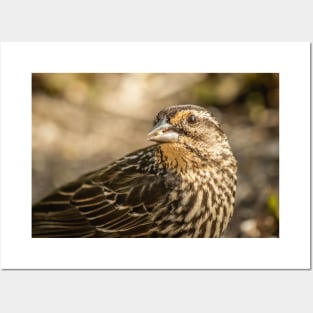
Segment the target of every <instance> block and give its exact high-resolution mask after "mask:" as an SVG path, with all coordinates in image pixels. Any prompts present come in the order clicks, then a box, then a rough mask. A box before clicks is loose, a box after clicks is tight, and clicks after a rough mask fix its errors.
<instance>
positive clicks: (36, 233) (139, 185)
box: [32, 105, 237, 237]
mask: <svg viewBox="0 0 313 313" xmlns="http://www.w3.org/2000/svg"><path fill="white" fill-rule="evenodd" d="M148 139H149V140H152V141H155V142H157V144H155V145H152V146H150V147H147V148H144V149H141V150H138V151H135V152H133V153H131V154H129V155H127V156H125V157H123V158H121V159H119V160H117V161H115V162H113V163H111V164H109V165H107V166H106V167H104V168H103V169H100V170H97V171H94V172H92V173H89V174H87V175H84V176H82V177H80V178H79V179H78V180H76V181H74V182H72V183H69V184H67V185H65V186H63V187H61V188H60V189H58V190H57V191H56V192H54V193H52V194H51V195H49V196H47V197H46V198H44V199H43V200H42V201H40V202H39V203H37V204H36V205H34V206H33V215H32V231H33V237H220V236H221V235H222V233H223V231H224V230H225V229H226V227H227V225H228V222H229V220H230V218H231V216H232V214H233V206H234V201H235V190H236V171H237V165H236V163H237V162H236V160H235V158H234V156H233V153H232V151H231V148H230V146H229V144H228V140H227V138H226V135H225V134H224V132H223V131H222V130H221V128H220V125H219V123H218V122H217V121H216V119H215V118H214V117H213V116H212V114H211V113H209V112H208V111H207V110H206V109H204V108H202V107H198V106H194V105H179V106H172V107H169V108H166V109H164V110H162V111H161V112H160V113H159V114H158V115H157V117H156V119H155V122H154V128H153V130H152V131H151V132H150V133H149V134H148Z"/></svg>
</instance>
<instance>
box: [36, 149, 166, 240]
mask: <svg viewBox="0 0 313 313" xmlns="http://www.w3.org/2000/svg"><path fill="white" fill-rule="evenodd" d="M150 150H151V149H150ZM150 150H149V151H150ZM142 151H143V150H142ZM140 152H141V151H139V152H138V151H137V152H135V153H133V154H131V155H128V156H126V157H124V158H122V159H120V160H118V161H116V162H114V163H112V164H111V165H109V166H107V167H105V168H104V169H101V170H98V171H95V172H93V173H90V174H87V175H85V176H83V177H81V178H80V179H79V180H77V181H75V182H73V183H70V184H68V185H65V186H64V187H61V188H60V189H58V190H57V191H56V192H55V193H53V194H51V195H49V196H48V197H46V198H45V199H43V200H42V201H40V202H39V203H38V204H36V205H35V206H33V221H32V222H33V237H144V236H145V234H146V233H147V231H148V230H149V229H150V228H151V223H152V220H151V211H152V210H154V209H155V208H156V207H158V206H160V205H162V203H163V202H165V201H166V198H167V195H168V193H169V191H170V188H168V186H167V182H166V181H167V180H168V179H164V177H161V176H158V175H156V174H155V173H151V171H149V170H147V167H145V162H149V160H145V159H144V158H145V157H146V156H147V153H140ZM169 180H170V179H169Z"/></svg>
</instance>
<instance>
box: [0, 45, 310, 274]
mask: <svg viewBox="0 0 313 313" xmlns="http://www.w3.org/2000/svg"><path fill="white" fill-rule="evenodd" d="M32 72H279V73H280V238H279V239H277V238H273V239H61V240H60V239H31V222H30V221H31V213H30V207H31V88H30V87H31V73H32ZM309 134H310V45H309V43H2V44H1V266H2V268H7V269H12V268H15V269H20V268H24V269H35V268H36V269H37V268H38V269H39V268H58V269H59V268H66V269H70V268H76V269H83V268H84V269H87V268H88V269H89V268H90V269H93V268H99V269H100V268H101V269H102V268H108V269H114V268H134V269H136V268H142V269H146V268H158V269H162V268H177V269H183V268H192V269H200V268H206V269H227V268H231V269H269V268H271V269H308V268H309V267H310V198H309V197H310V170H309V169H310V135H309Z"/></svg>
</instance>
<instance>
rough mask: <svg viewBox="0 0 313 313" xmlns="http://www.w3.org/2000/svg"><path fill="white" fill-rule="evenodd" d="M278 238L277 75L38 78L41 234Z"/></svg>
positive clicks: (35, 157) (35, 127)
mask: <svg viewBox="0 0 313 313" xmlns="http://www.w3.org/2000/svg"><path fill="white" fill-rule="evenodd" d="M73 237H76V238H80V237H88V238H93V237H99V238H278V237H279V74H278V73H164V74H163V73H123V74H122V73H103V74H100V73H97V74H95V73H33V74H32V238H73Z"/></svg>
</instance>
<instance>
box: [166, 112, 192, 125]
mask: <svg viewBox="0 0 313 313" xmlns="http://www.w3.org/2000/svg"><path fill="white" fill-rule="evenodd" d="M191 114H192V112H191V111H189V110H188V111H187V110H186V111H182V112H178V113H177V114H176V115H175V116H173V117H172V118H171V119H170V123H171V124H172V125H178V124H179V123H180V122H181V121H184V120H186V119H187V118H188V116H189V115H191Z"/></svg>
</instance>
